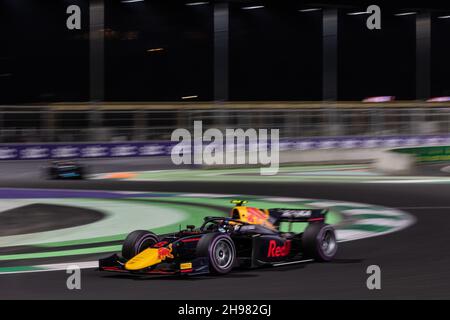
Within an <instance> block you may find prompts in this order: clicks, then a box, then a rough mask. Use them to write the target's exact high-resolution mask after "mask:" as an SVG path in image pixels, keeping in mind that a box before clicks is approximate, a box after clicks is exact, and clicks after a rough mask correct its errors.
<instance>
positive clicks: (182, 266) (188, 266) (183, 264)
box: [180, 262, 192, 270]
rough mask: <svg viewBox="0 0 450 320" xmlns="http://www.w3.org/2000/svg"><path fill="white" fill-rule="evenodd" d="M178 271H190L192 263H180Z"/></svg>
mask: <svg viewBox="0 0 450 320" xmlns="http://www.w3.org/2000/svg"><path fill="white" fill-rule="evenodd" d="M180 269H181V270H185V269H192V263H191V262H185V263H180Z"/></svg>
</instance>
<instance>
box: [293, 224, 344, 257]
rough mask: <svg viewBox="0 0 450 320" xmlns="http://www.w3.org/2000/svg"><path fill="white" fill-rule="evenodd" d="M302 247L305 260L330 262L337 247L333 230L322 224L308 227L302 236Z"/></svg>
mask: <svg viewBox="0 0 450 320" xmlns="http://www.w3.org/2000/svg"><path fill="white" fill-rule="evenodd" d="M302 246H303V250H304V252H305V257H306V258H310V259H314V260H317V261H322V262H324V261H331V260H332V259H333V258H334V257H335V255H336V252H337V247H338V245H337V241H336V233H335V231H334V228H333V227H332V226H330V225H328V224H324V223H312V224H310V225H308V227H307V228H306V229H305V232H303V235H302Z"/></svg>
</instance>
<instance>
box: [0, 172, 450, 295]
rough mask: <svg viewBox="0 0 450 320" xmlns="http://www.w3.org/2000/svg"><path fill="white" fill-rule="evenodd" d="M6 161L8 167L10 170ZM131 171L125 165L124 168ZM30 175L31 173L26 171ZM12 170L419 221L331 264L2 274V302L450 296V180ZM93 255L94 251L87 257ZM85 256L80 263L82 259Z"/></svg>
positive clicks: (347, 250)
mask: <svg viewBox="0 0 450 320" xmlns="http://www.w3.org/2000/svg"><path fill="white" fill-rule="evenodd" d="M5 168H7V166H6V164H2V166H1V168H0V173H2V171H5V170H7V169H5ZM122 169H123V167H122ZM21 171H22V172H23V169H21ZM21 177H22V178H17V179H16V178H15V177H13V176H12V175H4V176H3V179H1V180H0V187H1V188H47V189H48V188H50V189H56V188H57V189H79V190H81V189H95V190H130V191H165V192H194V193H221V194H224V193H225V194H248V195H267V196H280V197H283V196H284V197H304V198H317V199H330V200H340V201H353V202H363V203H370V204H376V205H382V206H386V207H392V208H398V209H401V210H404V211H406V212H408V213H410V214H412V215H413V216H415V217H416V219H417V221H416V223H415V224H414V225H412V226H410V227H408V228H407V229H404V230H402V231H399V232H395V233H392V234H387V235H383V236H379V237H374V238H368V239H363V240H358V241H352V242H345V243H342V244H341V245H340V250H339V253H338V256H337V259H336V260H335V261H334V262H331V263H323V264H320V263H308V264H301V265H292V266H285V267H279V268H267V269H258V270H236V271H234V272H232V273H231V274H229V275H227V276H222V277H212V276H201V277H192V278H176V277H164V276H147V277H133V276H128V275H116V274H108V273H99V272H97V271H95V270H94V269H83V270H82V289H81V290H68V289H67V288H66V280H67V277H68V275H67V274H66V272H65V271H51V272H32V273H17V274H3V275H0V283H1V286H2V287H3V288H8V290H1V291H0V299H16V298H20V299H47V298H53V299H93V298H94V299H115V298H117V299H119V298H120V299H128V298H129V299H345V298H350V299H416V298H417V299H418V298H421V299H423V298H446V299H448V298H450V274H449V270H448V266H449V265H450V250H449V249H448V244H449V243H450V197H449V195H450V184H447V183H442V184H439V183H426V184H422V183H377V184H364V183H314V182H309V183H276V184H271V185H267V184H263V183H251V182H249V183H239V184H235V183H232V182H226V183H224V182H220V183H214V182H195V183H194V182H151V181H135V182H133V181H107V180H90V181H46V180H43V179H40V178H38V177H35V178H34V179H26V175H25V174H23V175H22V176H21ZM88 258H89V259H91V260H92V257H86V259H88ZM77 260H80V258H78V259H77ZM374 264H375V265H378V266H380V268H381V286H382V287H381V290H368V289H367V287H366V280H367V277H368V275H367V274H366V269H367V267H368V266H370V265H374Z"/></svg>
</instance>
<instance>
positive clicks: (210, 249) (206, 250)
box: [197, 233, 236, 274]
mask: <svg viewBox="0 0 450 320" xmlns="http://www.w3.org/2000/svg"><path fill="white" fill-rule="evenodd" d="M197 256H198V257H207V258H208V259H209V271H210V272H211V273H213V274H226V273H228V272H230V271H231V269H233V267H234V265H235V262H236V248H235V246H234V242H233V240H231V238H230V236H228V235H226V234H223V233H207V234H206V235H204V236H203V237H202V238H201V239H200V241H199V243H198V245H197Z"/></svg>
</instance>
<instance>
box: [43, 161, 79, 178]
mask: <svg viewBox="0 0 450 320" xmlns="http://www.w3.org/2000/svg"><path fill="white" fill-rule="evenodd" d="M46 170H47V176H48V178H49V179H83V178H84V167H83V166H82V165H81V164H79V163H78V162H75V161H53V162H52V163H51V165H50V166H49V167H47V169H46Z"/></svg>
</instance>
